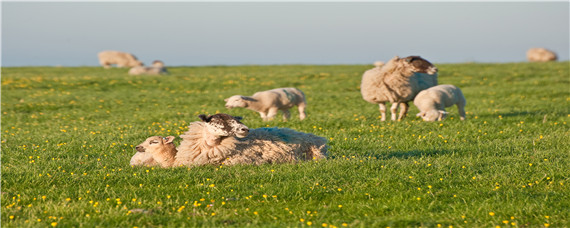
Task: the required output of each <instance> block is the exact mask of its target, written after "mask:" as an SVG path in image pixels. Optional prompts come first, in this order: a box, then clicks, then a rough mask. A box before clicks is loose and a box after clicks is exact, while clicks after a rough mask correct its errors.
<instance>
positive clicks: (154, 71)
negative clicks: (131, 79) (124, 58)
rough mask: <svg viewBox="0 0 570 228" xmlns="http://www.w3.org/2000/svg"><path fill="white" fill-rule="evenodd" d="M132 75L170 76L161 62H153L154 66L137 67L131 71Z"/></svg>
mask: <svg viewBox="0 0 570 228" xmlns="http://www.w3.org/2000/svg"><path fill="white" fill-rule="evenodd" d="M129 74H130V75H141V74H147V75H161V74H168V71H167V70H166V67H164V63H163V62H162V61H160V60H155V61H154V62H152V66H150V67H144V66H135V67H133V68H131V69H130V70H129Z"/></svg>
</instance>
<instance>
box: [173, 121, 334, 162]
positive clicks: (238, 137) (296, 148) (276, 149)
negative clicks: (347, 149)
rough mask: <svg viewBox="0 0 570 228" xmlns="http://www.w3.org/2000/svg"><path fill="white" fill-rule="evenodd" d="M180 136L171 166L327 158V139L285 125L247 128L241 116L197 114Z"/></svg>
mask: <svg viewBox="0 0 570 228" xmlns="http://www.w3.org/2000/svg"><path fill="white" fill-rule="evenodd" d="M199 117H200V119H201V120H202V121H197V122H193V123H191V124H190V126H189V127H188V128H189V130H188V131H187V132H185V133H184V134H183V135H180V137H181V138H182V142H181V143H180V146H178V154H177V155H176V161H175V162H174V166H188V167H191V166H197V165H204V164H216V165H218V164H224V165H235V164H264V163H271V164H272V163H286V162H296V161H302V160H312V159H321V158H325V157H326V153H327V148H326V143H327V140H326V139H325V138H322V137H319V136H315V135H312V134H307V133H302V132H298V131H294V130H291V129H287V128H258V129H251V130H250V129H249V128H248V127H247V126H245V125H244V124H242V123H241V122H240V120H241V117H234V116H231V115H228V114H215V115H209V116H206V115H200V116H199Z"/></svg>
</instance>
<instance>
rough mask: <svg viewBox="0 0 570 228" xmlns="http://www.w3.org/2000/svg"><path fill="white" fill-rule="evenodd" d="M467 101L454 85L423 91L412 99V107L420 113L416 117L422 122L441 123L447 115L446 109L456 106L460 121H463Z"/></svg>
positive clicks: (439, 86)
mask: <svg viewBox="0 0 570 228" xmlns="http://www.w3.org/2000/svg"><path fill="white" fill-rule="evenodd" d="M466 104H467V101H466V100H465V96H463V92H461V89H459V88H457V87H456V86H454V85H438V86H434V87H431V88H429V89H426V90H423V91H421V92H420V93H418V95H417V96H416V98H415V99H414V105H415V106H416V107H418V109H419V110H420V112H419V113H418V114H417V115H416V116H419V117H421V118H422V119H423V120H424V121H435V120H438V121H441V120H443V119H444V118H445V116H446V115H447V112H445V108H446V107H450V106H452V105H457V110H458V111H459V116H460V119H461V120H465V105H466Z"/></svg>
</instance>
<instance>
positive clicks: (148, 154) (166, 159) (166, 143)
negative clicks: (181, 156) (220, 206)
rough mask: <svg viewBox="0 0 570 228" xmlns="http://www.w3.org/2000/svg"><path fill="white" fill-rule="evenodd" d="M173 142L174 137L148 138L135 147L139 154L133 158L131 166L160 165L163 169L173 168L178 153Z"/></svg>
mask: <svg viewBox="0 0 570 228" xmlns="http://www.w3.org/2000/svg"><path fill="white" fill-rule="evenodd" d="M173 141H174V136H168V137H161V136H151V137H149V138H147V139H146V140H145V141H144V142H142V143H141V144H139V145H137V146H136V147H135V149H136V150H137V153H135V155H134V156H133V157H132V158H131V162H130V164H131V166H155V165H160V166H162V167H163V168H166V167H171V166H172V164H173V163H174V159H175V156H176V152H177V150H176V145H174V143H173Z"/></svg>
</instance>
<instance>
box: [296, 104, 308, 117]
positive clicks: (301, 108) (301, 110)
mask: <svg viewBox="0 0 570 228" xmlns="http://www.w3.org/2000/svg"><path fill="white" fill-rule="evenodd" d="M305 106H306V105H305V103H301V104H299V106H298V107H297V108H299V119H301V120H304V119H305V117H307V114H306V113H305Z"/></svg>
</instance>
